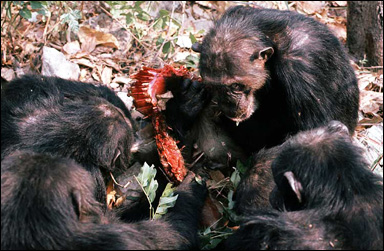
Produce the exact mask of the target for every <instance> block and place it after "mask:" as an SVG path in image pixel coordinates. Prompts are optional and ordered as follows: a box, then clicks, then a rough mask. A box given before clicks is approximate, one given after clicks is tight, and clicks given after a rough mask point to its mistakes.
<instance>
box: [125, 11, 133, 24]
mask: <svg viewBox="0 0 384 251" xmlns="http://www.w3.org/2000/svg"><path fill="white" fill-rule="evenodd" d="M133 21H135V17H134V16H133V14H132V13H127V14H126V15H125V22H126V24H127V25H130V24H131V23H133Z"/></svg>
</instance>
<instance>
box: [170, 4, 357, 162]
mask: <svg viewBox="0 0 384 251" xmlns="http://www.w3.org/2000/svg"><path fill="white" fill-rule="evenodd" d="M195 48H197V47H196V46H195ZM198 50H199V51H200V52H201V56H200V64H199V69H200V73H201V76H202V78H203V81H204V82H203V83H202V84H201V85H202V86H203V87H204V88H199V87H195V88H190V87H188V86H187V87H185V86H183V85H181V87H180V88H182V89H183V88H184V89H183V90H182V91H183V92H185V94H183V96H182V98H180V99H179V101H178V102H176V103H177V104H173V105H174V106H178V107H184V111H192V112H193V114H191V117H192V118H196V117H197V116H196V115H195V114H196V112H197V111H196V109H200V113H199V116H198V117H197V119H195V120H194V121H195V122H194V128H193V129H192V131H191V133H189V136H186V137H187V138H188V137H189V140H190V141H192V143H190V144H193V143H197V145H198V146H199V147H200V148H201V149H202V150H203V151H204V152H205V154H206V155H207V156H208V157H209V158H210V159H211V160H215V161H221V162H227V161H228V159H231V158H232V159H236V158H244V157H248V156H250V155H251V154H252V153H255V152H257V151H259V150H260V149H262V148H264V147H267V148H269V147H273V146H276V145H279V144H281V143H283V141H284V140H285V138H286V137H287V136H289V135H294V134H296V133H297V132H298V131H301V130H308V129H312V128H316V127H318V126H322V125H325V124H327V123H328V122H329V121H331V120H339V121H341V122H343V123H344V124H346V125H347V127H348V129H349V131H350V133H353V131H354V129H355V127H356V124H357V115H358V105H359V89H358V86H357V80H356V76H355V73H354V70H353V68H352V67H351V66H350V64H349V59H348V56H347V54H346V52H345V50H344V48H343V46H342V45H341V43H340V42H339V41H338V39H337V38H336V37H335V36H334V35H333V34H332V33H331V32H330V31H329V29H328V28H327V27H326V26H325V25H324V24H321V23H319V22H317V21H315V20H314V19H312V18H309V17H305V16H303V15H300V14H298V13H294V12H289V11H279V10H272V9H254V8H251V7H243V6H236V7H234V8H230V9H229V10H228V11H226V13H225V14H224V15H223V16H222V17H221V18H220V19H219V20H218V21H217V22H216V23H215V25H214V27H213V28H212V29H211V30H210V31H209V32H208V34H207V35H206V36H205V38H204V39H203V42H202V44H201V45H200V46H198ZM202 92H206V93H208V94H204V95H203V94H202ZM199 98H200V102H198V100H197V99H199ZM210 98H211V99H210ZM206 99H210V100H209V101H210V102H207V100H206ZM189 100H194V101H193V102H189ZM188 102H189V104H190V107H188V106H187V107H185V106H186V105H188ZM205 103H208V105H205V107H204V106H201V104H205ZM196 104H199V105H196ZM169 106H171V104H169ZM167 109H168V108H167ZM173 116H180V118H182V116H181V115H175V114H174V115H173ZM183 116H185V115H183ZM230 118H231V119H230ZM235 121H239V122H240V123H239V125H238V126H236V122H235ZM178 123H181V122H180V120H179V121H178ZM174 124H176V125H174ZM170 125H171V127H181V126H180V125H179V124H177V123H173V122H172V121H170ZM189 126H190V125H189ZM184 136H185V135H184ZM185 141H186V142H188V140H185Z"/></svg>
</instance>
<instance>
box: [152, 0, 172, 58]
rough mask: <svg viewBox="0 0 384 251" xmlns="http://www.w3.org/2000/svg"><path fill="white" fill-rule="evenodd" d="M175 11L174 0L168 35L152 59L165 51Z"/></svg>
mask: <svg viewBox="0 0 384 251" xmlns="http://www.w3.org/2000/svg"><path fill="white" fill-rule="evenodd" d="M174 12H175V1H172V12H171V17H170V18H169V24H168V30H167V37H166V38H165V39H164V41H163V43H162V44H161V46H160V49H159V50H158V51H157V53H156V55H155V57H154V58H153V60H152V61H154V60H155V59H157V58H158V57H159V55H160V53H161V52H162V51H163V47H164V45H165V43H166V42H168V40H169V36H170V33H171V24H172V20H173V14H174Z"/></svg>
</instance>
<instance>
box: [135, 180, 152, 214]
mask: <svg viewBox="0 0 384 251" xmlns="http://www.w3.org/2000/svg"><path fill="white" fill-rule="evenodd" d="M133 177H135V180H136V181H137V183H138V184H139V186H140V188H141V190H142V191H143V193H144V195H145V197H147V200H148V203H149V219H151V220H152V219H153V213H154V212H153V206H152V202H151V200H150V199H149V196H148V194H147V193H146V192H145V190H144V187H143V185H142V184H141V183H140V181H139V180H138V179H137V177H136V175H133Z"/></svg>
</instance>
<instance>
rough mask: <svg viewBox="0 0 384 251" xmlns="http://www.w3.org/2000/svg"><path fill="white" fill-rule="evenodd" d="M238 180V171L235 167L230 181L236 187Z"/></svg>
mask: <svg viewBox="0 0 384 251" xmlns="http://www.w3.org/2000/svg"><path fill="white" fill-rule="evenodd" d="M240 180H241V178H240V172H239V171H238V170H237V169H235V171H234V172H233V173H232V175H231V182H232V184H233V187H235V188H236V187H237V186H238V185H239V183H240Z"/></svg>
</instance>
